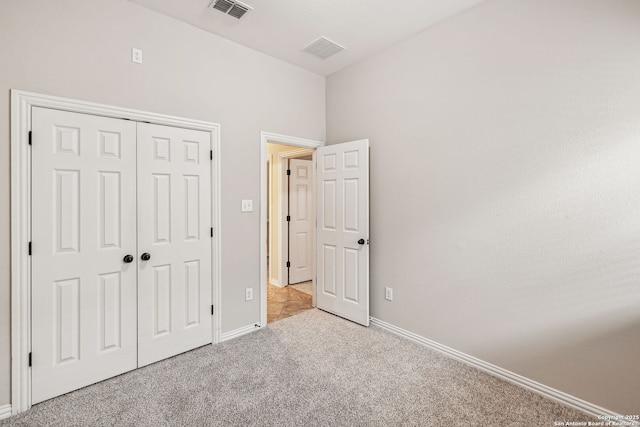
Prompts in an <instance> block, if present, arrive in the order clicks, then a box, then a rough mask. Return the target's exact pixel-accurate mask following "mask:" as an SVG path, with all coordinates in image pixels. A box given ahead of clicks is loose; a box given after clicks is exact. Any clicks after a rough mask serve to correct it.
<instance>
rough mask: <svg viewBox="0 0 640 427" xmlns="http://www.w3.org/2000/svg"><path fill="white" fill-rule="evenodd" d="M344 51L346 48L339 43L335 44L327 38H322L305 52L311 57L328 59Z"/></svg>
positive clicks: (306, 48) (305, 49)
mask: <svg viewBox="0 0 640 427" xmlns="http://www.w3.org/2000/svg"><path fill="white" fill-rule="evenodd" d="M344 49H345V48H344V47H343V46H340V45H339V44H338V43H334V42H332V41H331V40H329V39H328V38H326V37H320V38H319V39H318V40H315V41H314V42H312V43H311V44H310V45H308V46H307V47H305V48H304V49H303V50H304V51H305V52H308V53H310V54H311V55H314V56H317V57H318V58H322V59H327V58H328V57H330V56H331V55H335V54H336V53H338V52H340V51H341V50H344Z"/></svg>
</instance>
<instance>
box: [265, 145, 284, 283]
mask: <svg viewBox="0 0 640 427" xmlns="http://www.w3.org/2000/svg"><path fill="white" fill-rule="evenodd" d="M272 177H273V155H271V154H269V155H268V156H267V197H266V199H265V200H266V201H267V204H268V205H269V211H268V212H267V224H269V226H268V229H267V233H268V234H269V239H268V242H269V243H268V245H269V246H268V247H267V256H268V257H269V268H268V269H267V270H268V272H269V273H268V274H269V279H268V280H269V283H279V282H278V279H276V278H275V277H274V276H273V194H272V193H273V188H271V187H272V186H273V183H272V181H273V180H272ZM277 286H280V285H279V284H278V285H277Z"/></svg>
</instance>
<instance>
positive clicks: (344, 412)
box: [0, 309, 591, 427]
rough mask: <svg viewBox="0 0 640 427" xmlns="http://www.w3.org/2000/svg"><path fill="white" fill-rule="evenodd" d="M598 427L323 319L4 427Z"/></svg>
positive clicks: (203, 351) (313, 314) (69, 399)
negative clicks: (557, 425) (568, 424)
mask: <svg viewBox="0 0 640 427" xmlns="http://www.w3.org/2000/svg"><path fill="white" fill-rule="evenodd" d="M579 420H581V421H588V420H591V418H589V417H587V416H585V415H583V414H581V413H579V412H577V411H574V410H571V409H569V408H566V407H563V406H560V405H558V404H556V403H554V402H552V401H549V400H546V399H544V398H542V397H540V396H538V395H536V394H533V393H531V392H529V391H526V390H524V389H521V388H519V387H516V386H514V385H511V384H508V383H506V382H503V381H501V380H499V379H496V378H494V377H491V376H489V375H487V374H484V373H482V372H480V371H477V370H475V369H473V368H470V367H468V366H466V365H464V364H461V363H459V362H457V361H454V360H452V359H449V358H447V357H446V356H443V355H441V354H439V353H436V352H433V351H431V350H428V349H426V348H425V347H422V346H419V345H417V344H414V343H412V342H409V341H406V340H404V339H402V338H399V337H396V336H394V335H391V334H389V333H387V332H385V331H383V330H381V329H379V328H376V327H373V326H372V327H370V328H364V327H362V326H359V325H356V324H354V323H351V322H348V321H346V320H342V319H340V318H337V317H335V316H332V315H330V314H327V313H324V312H321V311H319V310H317V309H313V310H308V311H305V312H303V313H301V314H299V315H297V316H294V317H290V318H287V319H284V320H281V321H279V322H276V323H273V324H271V325H269V326H268V327H267V328H264V329H263V330H260V331H257V332H255V333H252V334H249V335H245V336H242V337H240V338H237V339H235V340H232V341H228V342H226V343H223V344H219V345H216V346H205V347H202V348H200V349H196V350H194V351H191V352H188V353H185V354H183V355H180V356H177V357H174V358H171V359H168V360H164V361H162V362H158V363H156V364H153V365H151V366H147V367H145V368H142V369H138V370H136V371H133V372H130V373H128V374H124V375H121V376H119V377H116V378H112V379H110V380H107V381H104V382H102V383H99V384H96V385H93V386H90V387H86V388H84V389H81V390H78V391H75V392H73V393H69V394H67V395H64V396H60V397H57V398H55V399H51V400H49V401H46V402H43V403H41V404H39V405H35V406H34V407H33V408H32V409H31V410H30V411H27V412H26V413H23V414H20V415H18V416H16V417H13V418H9V419H7V420H4V421H0V426H2V427H8V426H44V425H47V426H112V425H118V426H465V427H466V426H553V425H554V421H563V422H565V421H579Z"/></svg>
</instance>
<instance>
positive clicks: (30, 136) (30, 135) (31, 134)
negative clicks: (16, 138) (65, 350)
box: [29, 131, 33, 145]
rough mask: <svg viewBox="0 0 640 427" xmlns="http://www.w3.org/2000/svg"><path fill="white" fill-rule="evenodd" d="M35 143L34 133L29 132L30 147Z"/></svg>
mask: <svg viewBox="0 0 640 427" xmlns="http://www.w3.org/2000/svg"><path fill="white" fill-rule="evenodd" d="M32 143H33V131H29V145H31V144H32Z"/></svg>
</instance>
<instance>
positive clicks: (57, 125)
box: [31, 108, 137, 403]
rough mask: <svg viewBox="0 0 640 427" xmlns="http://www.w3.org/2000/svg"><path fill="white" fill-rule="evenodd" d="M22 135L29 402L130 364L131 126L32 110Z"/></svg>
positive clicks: (132, 330) (132, 318) (132, 267)
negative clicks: (27, 165) (27, 202)
mask: <svg viewBox="0 0 640 427" xmlns="http://www.w3.org/2000/svg"><path fill="white" fill-rule="evenodd" d="M32 132H33V145H32V171H33V172H32V210H33V214H32V215H33V221H32V245H33V248H32V259H31V271H32V283H31V286H32V287H31V292H32V295H31V298H32V354H33V361H32V363H33V366H32V371H31V378H32V402H33V403H38V402H41V401H43V400H46V399H49V398H51V397H54V396H58V395H61V394H64V393H67V392H69V391H71V390H75V389H78V388H80V387H84V386H86V385H89V384H92V383H95V382H98V381H101V380H103V379H106V378H109V377H112V376H115V375H118V374H121V373H123V372H126V371H128V370H131V369H134V368H135V367H136V366H137V354H136V328H135V325H136V270H137V265H136V264H137V263H136V261H135V257H133V255H135V253H136V252H135V251H136V192H135V188H136V172H135V171H136V124H135V123H134V122H130V121H127V120H117V119H110V118H105V117H97V116H91V115H86V114H77V113H69V112H64V111H58V110H50V109H44V108H33V110H32ZM125 255H132V258H133V262H130V263H126V262H124V261H123V259H124V257H125Z"/></svg>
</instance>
